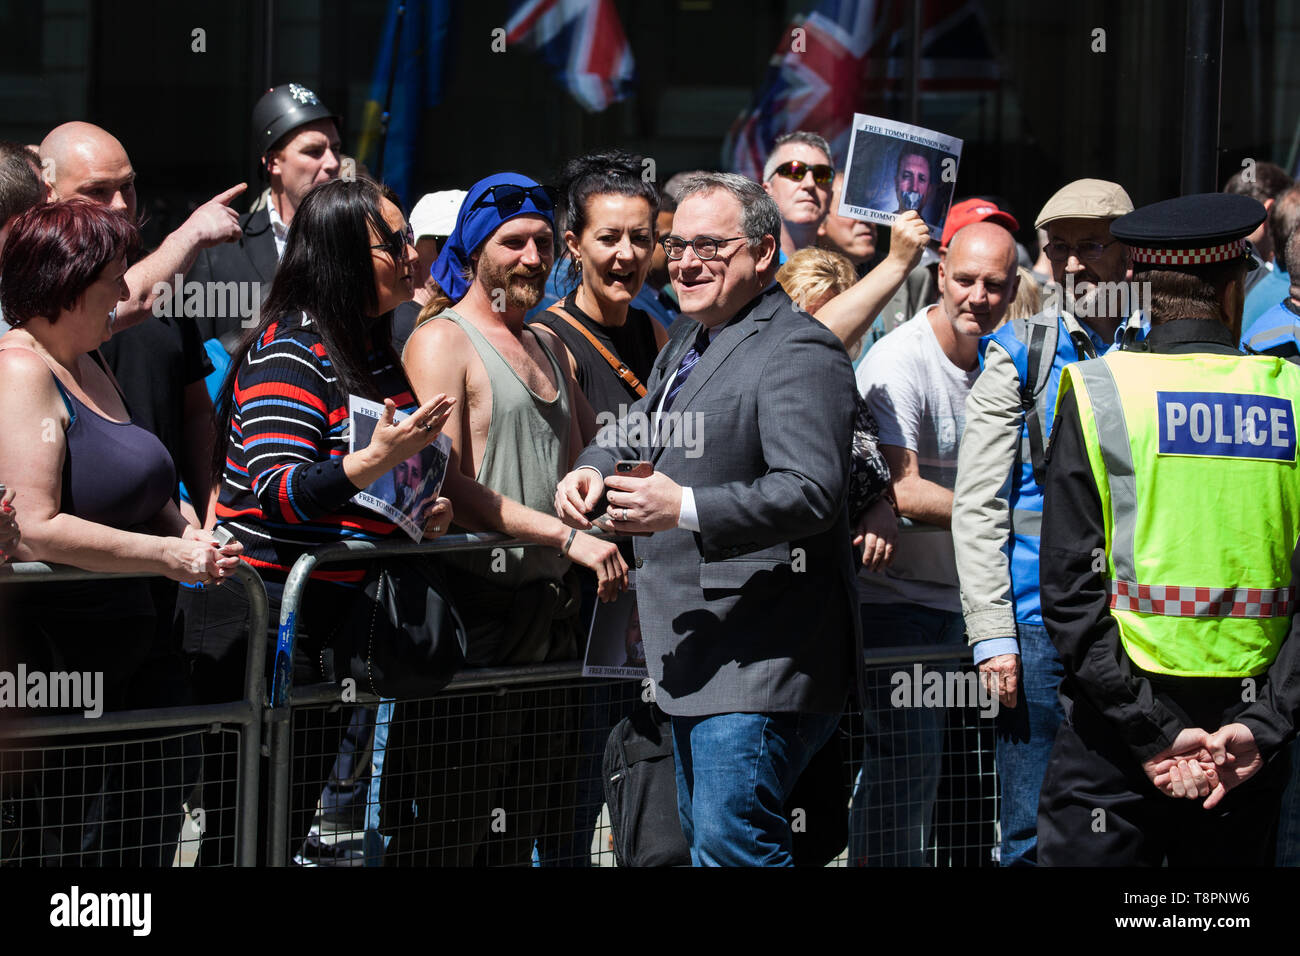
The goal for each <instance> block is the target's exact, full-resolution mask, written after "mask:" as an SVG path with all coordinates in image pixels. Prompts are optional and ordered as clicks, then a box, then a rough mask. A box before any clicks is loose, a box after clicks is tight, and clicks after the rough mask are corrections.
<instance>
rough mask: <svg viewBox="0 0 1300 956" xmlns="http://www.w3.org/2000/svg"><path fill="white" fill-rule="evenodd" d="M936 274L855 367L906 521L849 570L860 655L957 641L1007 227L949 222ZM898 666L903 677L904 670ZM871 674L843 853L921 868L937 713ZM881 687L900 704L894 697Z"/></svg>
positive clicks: (933, 786)
mask: <svg viewBox="0 0 1300 956" xmlns="http://www.w3.org/2000/svg"><path fill="white" fill-rule="evenodd" d="M938 284H939V295H940V299H939V302H938V303H937V304H935V305H932V306H929V307H928V308H926V309H923V310H922V311H920V312H918V313H917V314H916V316H915V317H913V318H912V319H911V321H909V322H906V323H905V324H903V325H902V326H900V327H899V328H898V329H896V330H895V331H894V332H893V334H891V335H888V336H886V337H885V338H883V339H881V340H880V342H878V343H877V344H876V345H875V347H874V348H872V350H871V351H870V352H869V353H868V354H867V358H866V360H865V361H864V362H863V363H862V365H861V366H859V368H858V372H857V380H858V389H859V390H860V391H861V392H862V394H863V396H864V397H865V398H866V400H867V403H868V404H869V405H870V406H871V411H872V412H873V413H874V414H875V416H876V421H877V422H879V424H880V448H881V451H882V452H883V453H884V455H885V459H886V460H887V461H888V462H889V469H890V473H891V474H892V475H893V488H894V496H895V499H896V501H897V503H898V511H899V514H900V515H901V516H902V517H904V518H907V519H909V520H910V521H911V522H912V524H913V525H914V527H912V528H910V529H909V530H908V532H907V533H905V534H903V535H901V536H900V539H899V543H898V547H897V550H896V553H895V557H894V561H893V564H892V565H890V566H889V567H888V568H886V569H885V570H883V571H879V572H873V571H867V570H863V571H861V572H860V573H859V576H858V595H859V598H860V600H861V611H862V636H863V643H864V645H865V646H866V647H867V648H868V653H870V650H869V649H870V648H872V647H904V646H905V647H921V646H936V647H938V646H951V647H953V648H955V649H960V648H962V647H964V645H965V625H964V623H963V620H962V611H961V594H960V590H959V585H958V580H957V567H956V561H955V559H954V557H953V545H952V534H951V532H950V530H949V529H950V527H951V522H952V489H953V487H954V486H955V484H956V480H957V449H958V446H959V445H960V443H961V433H962V427H963V425H964V424H965V416H966V396H967V395H968V394H969V392H970V388H971V385H972V384H974V382H975V377H976V375H978V374H979V340H980V337H981V336H984V335H988V334H989V333H990V332H992V331H993V330H994V329H995V328H996V327H997V326H998V324H999V323H1001V321H1002V318H1003V316H1004V315H1005V313H1006V310H1007V306H1008V305H1009V304H1010V303H1011V300H1012V299H1014V298H1015V295H1016V245H1015V239H1014V237H1013V236H1012V234H1011V233H1010V232H1008V231H1007V230H1006V229H1005V228H1004V227H1002V226H1000V225H997V224H995V223H991V222H978V223H973V224H971V225H969V226H966V227H965V228H963V229H961V230H959V231H958V232H957V233H956V235H954V236H953V237H952V241H951V242H950V244H949V246H948V254H947V257H946V259H945V260H943V261H942V262H941V263H940V264H939V283H938ZM954 656H956V655H954ZM905 676H906V677H907V678H908V680H912V679H913V675H912V673H911V671H910V669H909V670H908V672H907V674H906V675H905ZM867 683H868V687H867V696H868V701H867V706H865V707H864V708H863V710H864V713H865V714H866V719H867V754H866V758H865V761H864V767H863V775H862V785H861V786H859V787H857V788H856V789H855V792H854V795H853V823H852V826H851V831H852V832H851V841H852V842H851V846H850V852H851V854H852V858H853V860H854V862H855V863H857V864H859V865H870V866H920V865H924V862H925V860H924V849H925V846H926V844H927V842H928V834H929V829H930V816H931V809H932V807H933V804H934V800H935V795H936V793H937V789H938V782H939V758H940V753H941V744H942V738H943V727H944V716H945V710H944V709H943V708H942V707H933V706H931V707H913V706H910V705H911V704H912V701H913V698H912V695H911V694H898V693H895V691H896V690H897V687H898V682H897V681H895V680H893V679H892V676H891V675H890V674H888V673H883V672H882V670H881V669H874V670H872V671H871V672H869V675H868V681H867ZM891 698H894V699H897V700H900V701H901V702H902V703H904V704H907V705H908V706H903V707H894V706H892V702H891Z"/></svg>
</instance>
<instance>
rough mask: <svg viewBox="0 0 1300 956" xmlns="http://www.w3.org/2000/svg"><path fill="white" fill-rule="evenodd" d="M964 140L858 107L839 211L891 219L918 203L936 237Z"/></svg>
mask: <svg viewBox="0 0 1300 956" xmlns="http://www.w3.org/2000/svg"><path fill="white" fill-rule="evenodd" d="M961 146H962V141H961V140H960V139H957V138H956V137H955V136H945V135H944V134H943V133H937V132H935V131H934V130H932V129H924V128H922V127H920V126H911V125H909V124H907V123H899V122H896V121H894V120H889V119H884V118H882V117H879V116H866V115H864V114H862V113H855V114H854V115H853V134H852V138H851V139H850V140H849V161H848V166H847V168H846V169H845V170H844V188H843V189H842V190H841V192H840V208H839V209H838V210H837V211H838V212H839V214H840V215H841V216H851V217H852V218H854V219H863V220H866V221H867V222H877V223H883V224H886V225H888V224H891V223H893V221H894V217H895V216H897V215H898V214H899V213H900V212H904V211H905V210H908V209H915V210H917V211H919V212H920V213H921V218H922V219H924V220H925V221H926V223H928V224H929V226H930V234H931V235H932V236H934V237H935V239H936V240H937V239H938V237H939V236H940V235H941V234H942V232H943V224H944V220H946V219H947V218H948V207H949V206H951V205H952V196H953V192H954V190H955V189H956V186H957V165H958V163H959V162H960V161H961Z"/></svg>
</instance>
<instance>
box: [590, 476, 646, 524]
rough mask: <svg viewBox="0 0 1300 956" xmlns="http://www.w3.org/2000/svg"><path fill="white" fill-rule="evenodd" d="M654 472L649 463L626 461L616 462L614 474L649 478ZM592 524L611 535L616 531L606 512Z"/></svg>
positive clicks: (592, 520)
mask: <svg viewBox="0 0 1300 956" xmlns="http://www.w3.org/2000/svg"><path fill="white" fill-rule="evenodd" d="M654 470H655V466H654V465H653V464H651V463H650V462H648V461H627V460H624V461H619V462H615V464H614V473H615V474H618V475H626V476H627V477H628V478H649V477H650V476H651V475H653V474H654ZM591 523H592V524H593V525H595V526H596V527H597V528H599V529H600V530H601V531H608V532H611V533H612V532H613V531H614V524H613V519H612V518H611V517H610V514H609V512H608V511H604V512H602V513H601V514H599V515H597V516H596V517H594V518H592V519H591ZM630 533H631V534H634V535H638V536H646V535H648V534H649V532H648V531H633V532H630Z"/></svg>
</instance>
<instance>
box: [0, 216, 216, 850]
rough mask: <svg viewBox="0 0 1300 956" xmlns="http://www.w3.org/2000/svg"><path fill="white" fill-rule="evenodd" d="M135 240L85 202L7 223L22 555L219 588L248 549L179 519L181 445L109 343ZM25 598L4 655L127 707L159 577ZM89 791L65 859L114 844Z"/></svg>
mask: <svg viewBox="0 0 1300 956" xmlns="http://www.w3.org/2000/svg"><path fill="white" fill-rule="evenodd" d="M138 242H139V237H138V234H137V232H136V228H135V226H133V225H132V224H131V223H129V222H128V221H127V220H126V219H125V218H123V217H122V216H121V215H120V214H118V213H116V212H113V211H112V210H110V209H109V208H107V207H104V206H100V205H96V204H93V203H89V202H85V201H81V200H73V201H70V202H61V203H53V204H50V205H42V206H37V207H35V208H33V209H30V210H28V211H27V212H26V213H24V214H23V215H22V216H20V217H19V218H18V219H17V220H16V221H15V222H14V224H13V226H12V228H11V229H10V231H9V237H8V241H7V242H6V243H5V247H4V251H3V253H2V254H0V309H2V310H3V312H4V316H5V319H6V320H7V321H8V322H9V323H10V325H11V326H12V329H11V331H9V332H8V333H6V334H5V335H4V336H3V337H0V422H3V427H0V482H3V483H4V484H5V485H7V486H8V487H9V488H12V489H13V491H14V492H15V498H14V506H15V508H16V509H17V510H18V511H19V512H20V513H21V514H22V538H21V542H20V543H18V544H17V547H16V553H14V554H13V555H12V557H13V558H14V559H15V560H19V561H48V562H51V563H57V564H67V565H72V566H73V567H78V568H84V569H85V570H88V571H106V572H124V571H126V572H131V571H134V572H143V573H147V574H158V575H165V576H166V577H168V578H171V579H172V580H174V581H182V582H186V583H190V584H196V583H202V584H220V583H221V582H222V580H223V579H224V578H226V577H227V576H228V575H230V574H231V573H232V572H233V570H234V568H235V567H236V566H237V565H238V563H239V557H238V554H239V552H240V551H241V550H242V549H241V547H240V546H239V545H238V544H231V545H227V546H225V547H222V546H221V545H220V544H219V543H218V542H217V541H216V540H215V539H214V538H213V537H212V535H211V534H209V533H207V532H204V531H201V530H200V529H198V528H194V527H191V526H190V525H189V524H187V523H186V521H185V520H184V519H183V518H182V517H181V514H180V511H179V510H177V507H176V503H175V501H174V500H173V498H172V495H173V494H174V492H175V488H176V474H175V470H174V468H173V465H172V461H171V458H170V456H169V455H168V454H167V451H166V449H164V448H163V445H162V443H161V442H160V441H159V440H158V439H157V438H156V437H155V436H154V435H153V434H152V433H150V432H148V431H146V430H145V429H143V428H141V427H139V426H138V425H135V424H133V423H132V421H131V416H130V413H129V412H128V410H127V407H126V403H125V400H124V399H123V397H122V394H121V392H120V390H119V389H118V388H117V384H116V382H115V381H114V380H113V377H112V375H111V374H110V373H109V372H108V370H107V368H106V367H105V365H104V363H103V359H102V358H100V357H99V353H98V348H99V346H100V344H101V343H103V342H104V341H106V340H107V339H108V337H109V336H110V335H112V331H113V316H114V313H115V309H116V306H117V303H118V302H119V301H121V300H123V299H125V298H126V297H127V287H126V283H125V281H124V280H123V275H124V274H125V272H126V268H127V256H128V255H129V254H130V253H131V252H132V251H133V250H134V249H135V248H136V246H137V245H138ZM14 598H15V599H14V600H13V601H12V603H11V604H10V607H9V616H10V623H9V625H8V626H6V627H5V628H4V644H3V645H0V664H16V663H18V662H21V663H24V664H25V665H26V667H27V670H28V672H29V673H31V672H33V671H38V670H44V671H52V670H58V671H63V672H66V671H77V672H82V673H90V674H95V675H98V674H102V675H103V677H102V681H103V683H102V690H101V693H100V700H99V701H98V704H97V706H98V707H102V708H103V709H104V710H113V709H120V708H122V707H124V706H126V705H127V703H128V698H127V695H128V687H129V684H130V681H131V678H132V676H133V674H134V672H135V670H136V668H137V667H138V665H139V663H140V661H141V660H142V659H143V657H144V655H145V653H146V652H147V651H148V648H149V644H150V642H151V640H152V638H153V636H154V634H155V626H154V617H155V615H154V607H153V602H152V599H151V597H150V593H149V589H148V582H147V580H146V579H144V578H132V579H127V580H113V581H78V582H69V583H61V584H40V585H33V586H30V587H25V588H24V589H23V590H22V592H21V593H19V594H17V595H14ZM90 762H91V761H89V760H87V763H90ZM85 772H86V774H87V776H89V775H90V774H91V770H90V769H87V770H86V771H85ZM47 776H49V775H47ZM48 786H49V784H48V783H47V784H46V787H47V792H46V794H45V796H46V797H49V792H48ZM105 786H106V787H107V783H105ZM83 789H84V790H85V791H86V792H85V794H83V795H78V796H76V797H71V796H70V797H68V798H67V799H66V800H64V801H62V803H63V806H62V807H61V809H60V822H61V823H62V824H63V825H62V827H61V830H62V832H61V834H60V835H59V836H60V840H59V842H60V845H61V847H62V853H63V856H62V858H61V862H72V863H74V864H75V863H77V862H90V859H89V858H88V857H87V856H85V855H78V854H79V851H87V850H89V849H92V848H93V849H97V850H102V849H105V848H106V847H105V844H104V843H102V842H99V838H91V837H89V836H88V834H89V832H90V831H91V829H92V827H91V824H90V821H89V820H87V821H86V832H77V831H78V830H79V829H80V828H81V821H82V814H81V813H80V812H79V809H80V808H77V807H74V806H70V804H71V803H72V802H74V801H77V800H82V799H84V800H87V801H90V800H92V799H93V798H94V797H95V796H96V794H95V788H94V786H93V785H92V784H90V782H89V781H87V786H86V787H84V788H83ZM47 810H48V807H47ZM47 826H48V822H47ZM50 835H51V834H50V832H49V831H48V829H47V830H46V832H45V836H44V837H43V838H42V841H43V844H44V845H46V846H49V845H50V841H49V837H50Z"/></svg>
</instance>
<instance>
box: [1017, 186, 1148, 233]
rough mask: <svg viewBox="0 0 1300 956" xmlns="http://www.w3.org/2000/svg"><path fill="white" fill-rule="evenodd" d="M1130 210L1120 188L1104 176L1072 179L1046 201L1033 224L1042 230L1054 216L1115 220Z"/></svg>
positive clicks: (1055, 218) (1121, 187) (1127, 200)
mask: <svg viewBox="0 0 1300 956" xmlns="http://www.w3.org/2000/svg"><path fill="white" fill-rule="evenodd" d="M1132 211H1133V200H1131V199H1129V198H1128V193H1126V192H1125V191H1124V187H1123V186H1121V185H1119V184H1118V183H1108V182H1106V180H1104V179H1076V180H1075V181H1074V182H1072V183H1070V184H1069V185H1068V186H1062V187H1061V188H1060V189H1058V190H1057V191H1056V195H1054V196H1053V197H1052V198H1051V199H1049V200H1047V203H1046V205H1044V206H1043V209H1042V212H1040V213H1039V214H1038V219H1037V221H1036V222H1035V223H1034V228H1035V229H1042V228H1043V226H1045V225H1047V224H1048V223H1049V222H1054V221H1056V220H1057V219H1115V218H1118V217H1119V216H1127V215H1128V214H1129V213H1131V212H1132Z"/></svg>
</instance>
